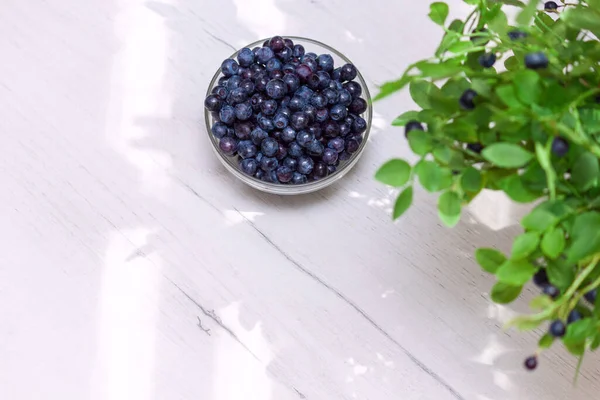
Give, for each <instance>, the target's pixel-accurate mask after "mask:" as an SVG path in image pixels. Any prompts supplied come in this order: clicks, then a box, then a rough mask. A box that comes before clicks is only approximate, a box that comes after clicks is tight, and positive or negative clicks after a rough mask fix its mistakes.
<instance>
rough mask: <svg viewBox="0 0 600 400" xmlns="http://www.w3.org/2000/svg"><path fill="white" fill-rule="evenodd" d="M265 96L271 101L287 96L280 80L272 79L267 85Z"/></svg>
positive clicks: (285, 88)
mask: <svg viewBox="0 0 600 400" xmlns="http://www.w3.org/2000/svg"><path fill="white" fill-rule="evenodd" d="M266 90H267V96H269V97H270V98H272V99H281V98H283V97H285V95H286V94H287V86H286V85H285V83H284V82H283V80H281V79H272V80H270V81H269V83H267V88H266Z"/></svg>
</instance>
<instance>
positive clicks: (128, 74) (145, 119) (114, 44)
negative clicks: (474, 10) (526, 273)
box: [0, 0, 600, 400]
mask: <svg viewBox="0 0 600 400" xmlns="http://www.w3.org/2000/svg"><path fill="white" fill-rule="evenodd" d="M451 3H452V4H451V6H452V13H453V14H454V15H458V16H460V15H464V14H465V12H466V11H467V9H466V6H465V5H464V4H463V3H462V2H459V1H453V2H451ZM427 10H428V4H427V2H424V1H423V2H421V1H397V2H391V1H370V2H365V1H360V0H344V1H342V0H328V1H325V0H310V1H309V0H302V1H292V0H233V1H232V0H224V1H221V2H217V1H213V0H195V1H192V0H165V1H143V0H105V1H96V2H82V1H76V0H45V1H43V0H29V1H22V0H4V1H3V2H2V6H1V7H0V52H1V53H0V54H2V55H3V62H2V63H0V133H1V135H2V136H1V137H2V139H3V142H2V145H1V146H0V183H1V185H2V188H3V189H2V191H0V221H1V224H0V243H1V244H2V249H1V250H2V251H0V316H1V317H2V319H1V321H2V322H1V323H0V398H2V399H10V400H30V399H63V400H71V399H72V400H82V399H92V400H121V399H123V400H125V399H126V400H138V399H139V400H148V399H157V400H162V399H169V400H175V399H186V400H188V399H190V400H192V399H193V400H205V399H206V400H238V399H240V400H241V399H244V400H248V399H257V400H285V399H315V400H319V399H324V400H331V399H371V400H385V399H403V400H405V399H406V400H410V399H435V400H445V399H469V400H470V399H474V400H500V399H502V400H505V399H545V400H546V399H547V400H552V399H557V400H563V399H579V398H581V399H584V398H586V399H589V398H597V397H598V396H597V393H598V391H599V390H600V384H599V383H598V382H597V380H596V377H597V376H598V365H599V364H598V358H597V357H596V356H591V357H589V358H588V359H586V361H585V362H584V366H583V369H582V376H581V377H580V380H579V385H578V387H577V388H573V387H572V384H571V379H572V377H573V373H574V372H573V371H574V360H573V359H572V358H571V357H570V356H568V355H566V354H565V352H564V351H562V350H560V349H557V350H556V351H553V352H552V353H549V354H547V355H543V356H542V360H541V363H540V368H539V370H538V371H537V372H536V373H535V374H526V373H525V372H524V371H523V369H522V367H521V362H522V359H523V358H524V357H525V356H527V355H528V354H529V353H530V352H531V351H532V350H533V349H534V348H535V342H536V338H537V337H538V336H539V332H534V333H529V334H520V333H514V332H504V331H502V329H501V325H502V322H503V321H505V320H506V319H507V318H508V317H510V316H511V315H513V314H514V313H515V312H518V311H525V310H526V304H527V300H528V298H531V293H526V294H525V295H524V297H525V298H524V299H522V300H520V301H519V302H518V303H517V304H516V305H515V306H514V308H507V307H500V306H496V305H493V304H491V303H490V301H489V300H488V293H487V291H488V290H489V288H490V287H491V285H492V282H493V280H492V279H491V278H490V277H489V276H486V275H485V274H483V273H482V272H481V271H480V270H479V268H478V267H477V266H476V265H475V263H474V262H473V258H472V253H473V250H474V249H475V248H476V247H478V246H483V245H485V246H497V247H499V248H500V249H503V250H507V247H508V246H510V238H511V237H513V236H514V235H515V234H516V233H518V232H519V228H518V226H516V222H517V220H518V216H519V215H522V213H523V209H519V208H516V207H514V206H513V205H511V204H510V203H508V202H507V201H506V200H505V199H503V198H499V197H498V196H495V195H493V194H486V195H485V196H482V198H480V199H478V200H477V202H476V203H475V204H473V205H472V206H471V208H470V209H469V211H468V213H467V215H466V216H465V217H464V218H463V221H462V222H461V223H460V224H459V226H458V227H457V228H456V229H454V230H451V231H450V230H447V229H445V228H443V227H441V226H440V224H439V222H438V220H437V216H436V211H435V199H434V198H432V197H431V196H429V195H427V194H424V193H422V192H418V193H417V200H418V201H417V203H416V205H415V206H414V207H413V209H412V210H411V211H410V212H409V214H407V215H406V217H404V218H402V219H401V220H400V221H399V222H397V223H396V224H392V223H391V222H390V217H389V214H390V207H391V205H392V201H393V199H394V195H395V192H393V191H391V190H389V189H387V188H385V187H383V186H382V185H379V184H377V183H376V182H374V181H373V179H372V176H373V174H374V171H375V169H376V168H377V166H378V165H380V164H381V163H382V162H383V161H384V160H386V159H388V158H390V157H393V156H400V157H410V156H409V151H408V148H407V146H406V143H405V142H404V141H403V135H402V133H401V131H400V130H398V129H393V128H390V127H389V124H390V121H391V120H392V119H393V118H394V117H395V116H396V115H397V114H399V113H400V112H402V111H405V110H408V109H411V108H412V107H413V105H412V103H411V101H410V99H409V97H408V94H407V93H401V94H399V95H397V96H395V97H394V98H392V99H390V100H387V101H384V102H382V103H378V104H376V107H375V119H374V126H373V133H372V139H371V143H370V144H369V146H368V147H367V149H366V152H365V155H364V157H363V158H362V159H361V162H360V163H359V164H358V165H357V166H356V168H355V169H354V170H353V171H352V172H351V173H350V174H349V175H348V176H347V177H345V178H344V179H343V180H342V181H341V182H339V183H338V184H336V185H335V186H333V187H331V188H329V189H326V190H323V191H322V192H319V193H315V194H311V195H307V196H299V197H294V198H289V197H286V198H282V197H277V196H271V195H266V194H261V193H257V192H255V191H253V190H251V189H249V188H247V187H245V186H243V184H241V183H240V182H237V181H236V180H235V179H234V178H233V177H232V176H230V175H229V174H228V173H227V172H226V171H225V170H224V169H223V168H222V167H221V166H220V164H219V162H218V160H217V159H216V158H215V157H214V155H213V154H212V151H211V149H210V148H209V143H208V140H207V138H206V132H205V129H204V125H203V120H202V113H201V110H202V102H203V97H204V93H205V91H206V88H207V84H208V82H209V80H210V77H211V76H212V74H213V73H214V71H215V69H216V66H218V65H219V63H220V62H221V60H222V59H223V58H225V57H227V56H228V55H229V54H231V52H232V50H233V49H235V48H238V47H240V46H242V45H244V44H246V43H250V42H252V41H254V40H257V39H259V38H261V37H265V36H268V35H272V34H276V33H283V34H290V35H299V36H307V37H312V38H315V39H319V40H321V41H324V42H327V43H328V44H330V45H332V46H334V47H336V48H338V49H340V50H341V51H343V52H344V53H345V54H346V55H347V56H348V57H349V58H350V59H352V60H354V62H355V63H356V64H357V65H358V66H359V68H360V70H361V71H362V73H363V75H364V76H365V77H366V79H367V80H368V82H369V85H370V86H371V87H372V88H375V86H376V85H377V84H380V83H382V82H383V81H385V80H387V79H391V78H394V77H396V76H397V75H398V74H399V73H400V71H401V70H402V69H403V68H404V66H406V65H407V64H408V63H409V62H412V61H414V60H417V59H419V58H421V57H425V56H427V55H428V54H430V53H431V51H432V50H433V49H434V47H435V45H436V44H437V42H438V40H439V37H440V35H441V32H440V30H439V28H436V27H435V26H434V25H433V24H431V23H430V22H428V21H427V17H426V14H427Z"/></svg>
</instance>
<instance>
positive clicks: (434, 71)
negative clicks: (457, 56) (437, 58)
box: [415, 60, 464, 79]
mask: <svg viewBox="0 0 600 400" xmlns="http://www.w3.org/2000/svg"><path fill="white" fill-rule="evenodd" d="M415 66H416V67H417V68H418V69H419V70H420V71H421V72H422V73H423V76H425V77H428V78H432V79H441V78H448V77H450V76H454V75H456V74H458V73H460V72H462V71H463V69H464V67H462V66H460V65H458V64H457V63H456V61H455V60H449V61H446V62H442V63H432V62H429V61H421V62H418V63H417V64H416V65H415Z"/></svg>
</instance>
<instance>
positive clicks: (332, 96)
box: [322, 88, 340, 106]
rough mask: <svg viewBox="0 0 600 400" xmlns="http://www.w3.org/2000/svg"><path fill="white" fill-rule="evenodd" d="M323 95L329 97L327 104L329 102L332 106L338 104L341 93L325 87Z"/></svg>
mask: <svg viewBox="0 0 600 400" xmlns="http://www.w3.org/2000/svg"><path fill="white" fill-rule="evenodd" d="M322 94H323V96H325V98H326V99H327V104H329V105H330V106H332V105H334V104H336V103H337V102H338V100H339V98H340V95H339V93H338V92H337V91H336V90H334V89H330V88H327V89H324V90H323V92H322Z"/></svg>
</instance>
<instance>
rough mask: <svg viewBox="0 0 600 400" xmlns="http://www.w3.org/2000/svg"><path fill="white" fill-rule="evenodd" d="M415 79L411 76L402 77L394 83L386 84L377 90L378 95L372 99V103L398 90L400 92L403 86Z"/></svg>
mask: <svg viewBox="0 0 600 400" xmlns="http://www.w3.org/2000/svg"><path fill="white" fill-rule="evenodd" d="M415 78H416V77H415V76H411V75H407V74H405V75H403V76H402V77H401V78H400V79H397V80H395V81H390V82H386V83H384V84H383V85H381V87H380V88H379V93H378V94H377V96H375V97H374V98H373V101H377V100H381V99H383V98H384V97H387V96H389V95H391V94H393V93H396V92H397V91H399V90H402V88H404V86H406V85H408V84H409V83H411V82H412V81H413V80H414V79H415Z"/></svg>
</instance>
